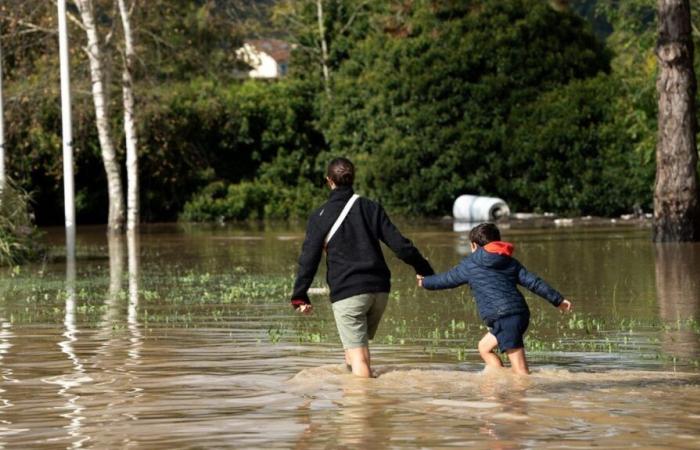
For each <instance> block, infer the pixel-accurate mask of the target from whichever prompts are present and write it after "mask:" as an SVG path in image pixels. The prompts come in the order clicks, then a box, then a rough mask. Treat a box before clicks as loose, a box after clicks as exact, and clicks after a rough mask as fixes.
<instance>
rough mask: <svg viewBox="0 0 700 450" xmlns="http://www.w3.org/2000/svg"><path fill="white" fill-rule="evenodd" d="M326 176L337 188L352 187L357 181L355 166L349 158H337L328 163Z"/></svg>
mask: <svg viewBox="0 0 700 450" xmlns="http://www.w3.org/2000/svg"><path fill="white" fill-rule="evenodd" d="M326 176H327V177H328V178H330V179H331V180H333V183H335V185H336V186H352V183H353V182H354V181H355V166H354V165H353V164H352V162H350V160H349V159H347V158H335V159H334V160H333V161H331V162H330V163H328V169H326Z"/></svg>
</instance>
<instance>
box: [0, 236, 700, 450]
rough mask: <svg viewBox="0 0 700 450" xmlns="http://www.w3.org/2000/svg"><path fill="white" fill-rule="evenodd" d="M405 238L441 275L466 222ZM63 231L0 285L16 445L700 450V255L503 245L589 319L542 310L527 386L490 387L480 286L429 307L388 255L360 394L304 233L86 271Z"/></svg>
mask: <svg viewBox="0 0 700 450" xmlns="http://www.w3.org/2000/svg"><path fill="white" fill-rule="evenodd" d="M402 229H403V230H404V232H405V233H406V234H407V235H408V236H410V237H411V239H413V240H414V242H416V243H417V244H418V246H419V247H420V248H421V249H422V250H423V251H424V253H425V254H426V255H428V257H429V258H430V261H431V262H432V263H433V265H434V267H435V268H436V269H437V270H445V269H447V268H449V267H450V266H451V265H452V264H455V263H456V262H457V261H458V260H459V259H460V258H461V257H462V256H463V255H464V254H465V252H466V251H467V248H468V245H467V241H466V239H465V236H464V234H460V233H456V232H453V231H452V227H451V225H450V224H442V223H428V224H406V225H405V226H404V227H402ZM47 231H48V233H47V236H46V239H47V240H48V241H49V242H50V243H51V244H52V257H51V258H49V259H48V260H47V261H46V262H44V263H42V264H36V265H32V266H26V267H22V268H21V269H15V270H11V269H2V272H0V375H1V378H0V448H22V449H24V448H97V449H106V448H143V449H172V448H297V449H306V448H353V449H354V448H403V447H407V448H447V447H454V448H465V447H470V448H498V449H501V448H502V449H509V448H522V447H528V448H538V449H539V448H589V447H591V446H598V447H602V448H621V447H629V446H636V447H638V448H662V447H663V448H700V406H698V405H699V404H700V368H699V367H698V366H699V364H700V325H699V323H700V276H698V275H699V274H700V246H699V245H697V244H683V245H654V244H652V243H650V242H649V230H648V229H646V228H640V227H629V226H626V227H622V226H615V227H607V228H603V227H575V228H567V229H554V228H545V229H528V228H517V227H513V228H512V229H506V230H505V231H504V239H506V240H510V241H512V242H514V243H515V244H516V257H518V258H519V259H520V260H521V261H522V262H523V263H524V264H525V265H526V266H527V267H528V268H529V269H530V270H532V271H534V272H536V273H539V274H540V275H541V276H543V277H544V278H545V279H547V280H548V281H550V282H551V284H553V285H554V286H556V287H557V288H558V289H559V290H561V291H562V292H563V293H564V294H565V295H566V296H567V297H568V298H570V299H571V300H573V302H574V305H575V308H576V313H575V315H573V314H570V315H560V314H559V313H558V311H557V310H556V309H555V308H552V307H551V306H550V305H549V304H548V303H546V302H545V301H542V300H540V299H537V298H536V297H534V296H532V295H526V297H527V299H528V303H529V304H530V307H531V310H532V322H531V325H530V330H529V331H528V335H527V338H526V348H527V352H528V357H529V359H530V364H531V369H532V370H533V374H532V375H531V376H530V377H516V376H513V375H511V374H510V373H509V372H508V371H507V370H503V371H498V370H497V371H483V370H482V366H481V364H480V361H479V357H478V354H477V353H476V351H475V347H476V342H477V341H478V340H479V338H480V337H481V335H482V334H483V333H484V331H485V330H484V328H483V327H482V326H481V324H480V322H479V320H478V318H477V316H476V311H475V309H474V305H473V302H472V300H471V296H470V294H469V291H468V289H467V288H461V289H456V290H452V291H442V292H438V293H436V292H425V291H421V290H418V289H417V288H416V287H415V286H414V283H415V279H414V275H413V273H412V272H411V270H410V268H408V267H406V266H403V265H402V264H401V263H400V261H398V260H397V259H396V258H395V257H393V256H389V254H388V252H387V258H388V260H389V263H390V266H391V269H392V272H393V274H394V288H393V292H392V295H391V303H390V306H389V308H388V310H387V312H386V314H385V317H384V320H383V322H382V325H381V326H380V330H379V333H378V335H377V337H376V339H375V342H374V343H373V345H372V356H373V366H374V369H375V371H376V375H377V378H375V379H370V380H361V379H356V378H354V377H353V376H352V375H349V374H348V373H347V371H346V369H345V367H344V365H342V364H341V362H342V355H341V350H340V345H339V342H338V338H337V335H336V332H335V328H334V323H333V319H332V315H331V312H330V308H329V305H328V301H327V299H326V298H325V297H324V294H323V293H322V292H321V293H319V294H316V295H315V296H314V297H313V300H314V302H315V305H316V307H317V309H316V311H315V313H314V315H313V316H311V317H300V316H297V315H294V314H293V313H292V311H291V308H290V307H289V305H288V298H287V297H288V295H289V292H290V290H291V285H292V282H293V274H294V269H295V266H296V258H297V256H298V252H299V248H300V246H301V242H302V239H303V230H302V229H301V228H299V227H279V228H277V227H275V226H267V227H264V226H260V227H256V226H249V227H243V226H238V227H187V226H175V225H169V226H148V227H144V229H143V230H142V233H141V235H140V236H138V237H136V238H132V239H127V238H120V239H112V240H110V241H109V242H108V240H107V238H106V236H105V235H104V233H103V230H102V229H100V228H93V229H90V228H82V229H80V230H79V234H78V248H77V260H76V263H75V266H73V265H69V266H66V264H65V263H64V262H63V261H64V260H63V257H62V256H61V253H62V252H63V249H62V242H63V236H62V232H61V231H60V230H47ZM315 287H316V288H322V287H323V274H322V272H321V273H320V274H319V277H318V280H317V283H316V284H315ZM317 290H319V291H322V289H317Z"/></svg>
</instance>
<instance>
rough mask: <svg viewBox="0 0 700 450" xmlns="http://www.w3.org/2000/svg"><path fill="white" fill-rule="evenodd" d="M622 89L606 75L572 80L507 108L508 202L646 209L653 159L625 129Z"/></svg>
mask: <svg viewBox="0 0 700 450" xmlns="http://www.w3.org/2000/svg"><path fill="white" fill-rule="evenodd" d="M621 89H622V83H621V82H620V81H618V80H617V79H615V78H614V77H613V76H611V75H600V76H598V77H596V78H590V79H587V80H575V81H572V82H570V83H569V84H567V85H565V86H562V87H560V88H557V89H554V90H553V91H551V92H548V93H546V94H544V95H543V96H541V97H540V98H539V99H538V100H537V101H535V102H532V103H530V104H529V105H527V106H526V107H524V108H522V109H519V110H517V111H514V113H513V114H512V115H511V117H510V120H509V123H508V127H507V128H508V133H507V136H506V139H505V141H504V155H508V156H507V159H506V161H505V167H506V175H508V176H509V179H510V181H509V182H508V183H506V182H505V181H504V183H503V186H504V188H505V189H504V191H503V193H504V196H505V197H506V198H508V200H509V202H510V204H511V205H512V206H514V207H515V208H535V209H539V210H544V211H560V212H565V213H573V214H599V215H607V216H611V215H615V214H619V213H621V212H625V211H629V210H630V209H631V207H633V206H635V207H637V208H639V207H642V208H645V209H647V210H650V209H651V196H650V195H649V193H650V192H651V189H652V186H653V182H654V166H653V164H652V163H651V161H648V160H646V161H645V158H644V155H642V154H640V153H639V152H637V151H636V150H635V146H636V145H637V143H638V142H636V141H635V139H634V138H633V137H632V136H630V135H629V134H627V133H625V132H624V130H625V124H624V123H621V122H624V116H623V115H622V114H621V111H620V110H621V109H622V108H625V107H626V106H625V105H620V104H619V101H618V99H619V98H620V96H621V92H620V91H621ZM637 139H639V138H637ZM623 174H624V176H623ZM635 209H636V208H635Z"/></svg>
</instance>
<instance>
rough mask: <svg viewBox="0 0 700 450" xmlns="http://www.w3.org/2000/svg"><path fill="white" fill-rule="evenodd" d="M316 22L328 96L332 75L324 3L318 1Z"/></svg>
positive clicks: (320, 0)
mask: <svg viewBox="0 0 700 450" xmlns="http://www.w3.org/2000/svg"><path fill="white" fill-rule="evenodd" d="M316 20H317V21H318V40H319V42H320V43H321V68H322V69H323V85H324V87H325V88H326V95H327V96H329V97H330V95H331V74H330V71H329V70H328V42H327V41H326V31H325V29H324V26H323V1H322V0H316Z"/></svg>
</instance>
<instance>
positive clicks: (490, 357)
mask: <svg viewBox="0 0 700 450" xmlns="http://www.w3.org/2000/svg"><path fill="white" fill-rule="evenodd" d="M497 345H498V340H497V339H496V336H494V335H493V334H491V333H486V334H485V335H484V337H482V338H481V340H480V341H479V355H481V359H483V360H484V362H485V363H486V365H487V366H492V367H503V362H502V361H501V358H499V357H498V355H496V354H495V353H494V352H493V349H494V348H496V346H497Z"/></svg>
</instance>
